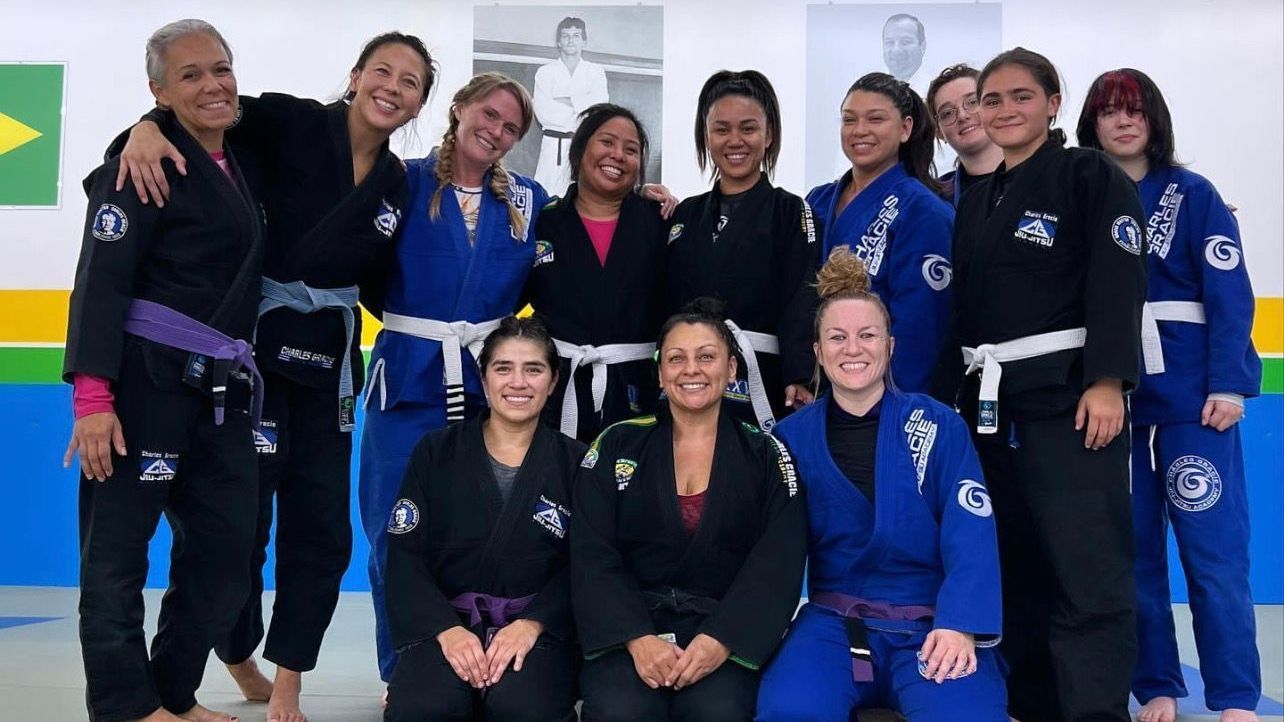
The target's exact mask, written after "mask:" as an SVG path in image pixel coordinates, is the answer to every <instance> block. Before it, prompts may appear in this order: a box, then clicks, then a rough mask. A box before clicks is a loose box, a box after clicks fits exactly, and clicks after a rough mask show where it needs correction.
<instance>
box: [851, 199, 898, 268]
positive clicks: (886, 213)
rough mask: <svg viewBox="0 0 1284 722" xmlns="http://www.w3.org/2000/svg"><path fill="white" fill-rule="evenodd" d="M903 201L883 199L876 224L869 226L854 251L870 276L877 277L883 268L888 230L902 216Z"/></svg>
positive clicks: (875, 220)
mask: <svg viewBox="0 0 1284 722" xmlns="http://www.w3.org/2000/svg"><path fill="white" fill-rule="evenodd" d="M900 202H901V200H900V199H899V198H897V197H896V196H888V197H886V198H884V199H883V207H882V208H880V209H879V210H878V216H877V217H875V218H874V222H873V223H871V224H869V228H867V229H865V234H864V235H862V236H861V237H860V244H859V245H857V246H856V248H854V249H852V251H853V252H855V254H856V257H857V258H859V259H860V260H862V261H864V262H865V267H866V268H867V269H868V270H869V275H871V276H877V275H878V271H879V270H880V269H881V268H882V267H883V254H884V253H886V252H887V229H888V228H890V227H891V226H892V221H894V220H896V217H897V216H899V215H900V214H901V211H900V208H899V207H898V206H899V205H900Z"/></svg>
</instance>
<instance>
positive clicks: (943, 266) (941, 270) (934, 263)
mask: <svg viewBox="0 0 1284 722" xmlns="http://www.w3.org/2000/svg"><path fill="white" fill-rule="evenodd" d="M952 278H954V270H953V269H952V268H950V262H949V261H947V260H945V256H941V255H937V254H935V253H929V254H927V255H926V256H923V280H924V281H926V282H927V287H928V288H930V289H932V290H933V291H944V290H945V289H946V288H949V286H950V280H951V279H952Z"/></svg>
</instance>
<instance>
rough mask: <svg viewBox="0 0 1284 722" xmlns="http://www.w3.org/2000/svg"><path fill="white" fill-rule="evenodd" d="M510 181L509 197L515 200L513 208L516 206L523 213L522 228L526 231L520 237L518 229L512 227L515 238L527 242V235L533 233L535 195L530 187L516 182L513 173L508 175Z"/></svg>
mask: <svg viewBox="0 0 1284 722" xmlns="http://www.w3.org/2000/svg"><path fill="white" fill-rule="evenodd" d="M508 182H509V186H508V197H509V199H510V200H511V201H512V202H513V208H516V209H517V212H518V213H520V214H522V228H523V231H524V232H523V234H522V236H521V237H520V238H519V237H518V236H517V229H516V228H514V229H512V236H513V240H514V241H520V242H522V243H525V242H526V239H527V237H528V236H530V233H531V199H532V198H533V197H534V194H533V193H532V192H531V189H530V188H527V187H526V186H524V185H518V184H516V183H514V182H513V175H512V174H511V173H510V174H509V175H508Z"/></svg>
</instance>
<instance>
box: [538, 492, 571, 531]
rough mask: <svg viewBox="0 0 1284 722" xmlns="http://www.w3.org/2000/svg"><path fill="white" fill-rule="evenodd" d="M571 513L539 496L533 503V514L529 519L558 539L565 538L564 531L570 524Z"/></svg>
mask: <svg viewBox="0 0 1284 722" xmlns="http://www.w3.org/2000/svg"><path fill="white" fill-rule="evenodd" d="M570 518H571V512H570V510H569V509H567V508H566V507H564V506H562V505H561V504H558V503H557V502H555V501H551V500H549V498H548V497H546V496H544V495H543V494H540V496H539V501H537V502H535V514H534V515H533V516H532V517H531V519H533V520H534V521H535V523H536V524H539V525H540V526H542V527H544V530H545V531H547V532H548V533H550V534H552V535H553V536H555V537H557V538H558V539H565V538H566V529H567V527H568V526H569V524H570Z"/></svg>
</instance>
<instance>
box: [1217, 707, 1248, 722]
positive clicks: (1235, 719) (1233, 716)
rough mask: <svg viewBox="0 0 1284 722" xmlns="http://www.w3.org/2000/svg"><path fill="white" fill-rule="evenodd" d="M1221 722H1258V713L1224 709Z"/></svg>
mask: <svg viewBox="0 0 1284 722" xmlns="http://www.w3.org/2000/svg"><path fill="white" fill-rule="evenodd" d="M1221 722H1257V713H1256V712H1254V711H1252V710H1247V709H1224V710H1222V718H1221Z"/></svg>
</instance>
